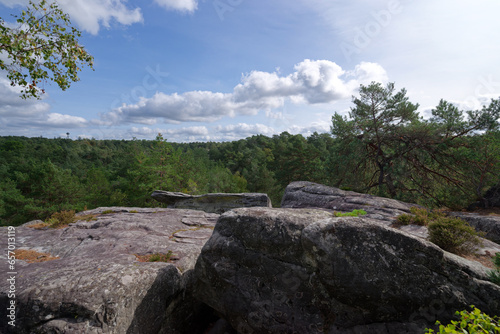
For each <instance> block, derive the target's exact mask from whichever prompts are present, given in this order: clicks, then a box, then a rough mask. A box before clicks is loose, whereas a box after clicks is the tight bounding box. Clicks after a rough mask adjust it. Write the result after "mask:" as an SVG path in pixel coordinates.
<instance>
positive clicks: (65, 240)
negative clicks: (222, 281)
mask: <svg viewBox="0 0 500 334" xmlns="http://www.w3.org/2000/svg"><path fill="white" fill-rule="evenodd" d="M82 214H83V215H85V216H80V218H81V219H83V220H79V221H77V222H76V223H73V224H70V225H69V226H68V227H65V228H62V229H52V228H47V227H41V225H40V224H37V222H34V223H30V224H25V225H23V226H20V227H17V228H16V229H15V243H14V245H15V248H16V251H17V253H16V255H18V256H20V254H21V250H25V251H27V250H29V251H31V252H37V253H34V254H35V257H34V258H33V260H35V261H38V260H43V259H44V257H45V258H46V259H52V260H50V261H45V262H39V263H37V262H34V263H28V262H27V261H24V260H21V259H19V258H18V259H17V260H16V263H15V268H14V270H11V271H15V272H17V274H16V275H15V290H16V291H15V297H16V298H15V301H16V323H15V324H16V327H15V328H13V327H12V326H9V325H8V324H7V322H6V321H4V320H5V319H7V314H6V312H7V305H8V303H10V300H11V299H12V298H10V297H9V296H8V294H7V292H8V291H9V282H8V281H7V279H6V277H5V275H6V270H2V276H1V279H0V317H1V318H2V321H0V332H2V333H9V332H15V333H96V334H97V333H117V334H123V333H129V334H132V333H141V334H143V333H151V334H153V333H154V334H157V333H194V332H196V331H197V330H200V329H199V328H198V326H203V325H204V323H203V321H204V319H203V316H204V314H208V313H206V306H204V305H202V304H201V303H200V302H198V301H196V300H195V299H194V298H192V295H191V293H190V292H191V288H190V286H191V284H192V282H191V277H192V271H193V270H192V269H193V268H194V264H195V262H196V259H197V257H198V255H199V253H200V251H201V248H202V246H203V245H204V243H205V242H206V241H207V240H208V238H209V237H210V235H211V234H212V229H213V227H214V225H215V222H216V220H217V218H218V215H217V214H210V213H204V212H200V211H194V210H172V209H141V208H117V207H114V208H100V209H96V210H92V211H87V212H84V213H82ZM0 231H1V232H0V233H1V237H0V248H1V249H7V247H8V245H7V233H8V231H7V228H1V229H0ZM157 253H159V254H170V255H171V257H170V261H169V262H141V261H140V260H141V259H143V256H146V255H150V254H157ZM36 254H43V255H39V256H38V258H37V257H36ZM6 256H7V254H6V253H5V252H4V253H3V254H1V261H2V262H3V263H6V262H7V261H6V258H5V257H6ZM4 269H5V268H4ZM193 318H197V319H198V320H197V321H193ZM14 329H15V331H14Z"/></svg>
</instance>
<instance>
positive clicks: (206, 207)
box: [151, 190, 271, 214]
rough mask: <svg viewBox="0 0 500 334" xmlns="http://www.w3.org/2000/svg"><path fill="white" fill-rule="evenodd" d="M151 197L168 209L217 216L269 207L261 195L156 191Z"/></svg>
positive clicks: (267, 200) (268, 199)
mask: <svg viewBox="0 0 500 334" xmlns="http://www.w3.org/2000/svg"><path fill="white" fill-rule="evenodd" d="M151 197H153V198H154V199H155V200H157V201H158V202H161V203H165V204H167V206H168V207H169V208H177V209H193V210H201V211H205V212H211V213H218V214H221V213H224V212H226V211H229V210H232V209H235V208H245V207H271V200H270V198H269V196H267V194H261V193H240V194H205V195H188V194H184V193H179V192H170V191H163V190H156V191H154V192H153V193H152V194H151Z"/></svg>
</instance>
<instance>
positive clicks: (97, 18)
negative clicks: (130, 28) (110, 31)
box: [59, 0, 143, 35]
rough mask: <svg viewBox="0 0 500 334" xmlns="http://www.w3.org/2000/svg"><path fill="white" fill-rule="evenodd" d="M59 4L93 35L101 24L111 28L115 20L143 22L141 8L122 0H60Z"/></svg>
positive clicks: (72, 18) (123, 22)
mask: <svg viewBox="0 0 500 334" xmlns="http://www.w3.org/2000/svg"><path fill="white" fill-rule="evenodd" d="M59 6H60V8H61V9H62V10H63V11H64V12H65V13H68V14H69V15H70V18H71V20H72V22H73V23H76V24H77V25H78V26H79V27H81V28H82V29H84V30H86V31H88V32H89V33H91V34H93V35H97V33H98V32H99V28H100V25H103V26H104V27H106V28H109V27H110V22H111V21H113V20H114V21H116V22H118V23H120V24H123V25H130V24H133V23H139V22H143V17H142V13H141V9H140V8H135V9H129V8H127V6H126V5H125V3H124V2H122V1H121V0H59Z"/></svg>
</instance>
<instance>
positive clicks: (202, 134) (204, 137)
mask: <svg viewBox="0 0 500 334" xmlns="http://www.w3.org/2000/svg"><path fill="white" fill-rule="evenodd" d="M159 133H161V134H162V135H163V137H164V138H166V139H167V140H168V141H169V142H190V141H191V142H192V141H208V140H210V135H209V134H210V133H209V131H208V129H207V128H206V127H205V126H191V127H184V128H174V129H160V128H156V129H151V128H148V127H140V128H138V127H132V128H130V130H129V135H130V136H132V137H140V138H148V139H152V138H155V137H156V135H158V134H159Z"/></svg>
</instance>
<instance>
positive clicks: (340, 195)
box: [281, 181, 418, 222]
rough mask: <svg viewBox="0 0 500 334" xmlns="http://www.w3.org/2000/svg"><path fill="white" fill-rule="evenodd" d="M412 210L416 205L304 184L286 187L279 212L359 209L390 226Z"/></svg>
mask: <svg viewBox="0 0 500 334" xmlns="http://www.w3.org/2000/svg"><path fill="white" fill-rule="evenodd" d="M413 206H417V207H418V205H416V204H410V203H404V202H401V201H397V200H394V199H390V198H384V197H377V196H373V195H368V194H361V193H357V192H354V191H345V190H341V189H338V188H333V187H328V186H325V185H322V184H318V183H313V182H306V181H297V182H292V183H290V184H289V185H288V186H287V187H286V189H285V193H284V195H283V199H282V201H281V207H282V208H322V209H327V210H330V211H339V212H349V211H352V210H354V209H362V210H365V211H366V212H367V213H368V214H367V216H366V217H367V218H373V219H378V220H381V221H387V222H392V221H393V220H394V218H396V217H397V216H399V215H401V214H403V213H409V212H410V208H411V207H413Z"/></svg>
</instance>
